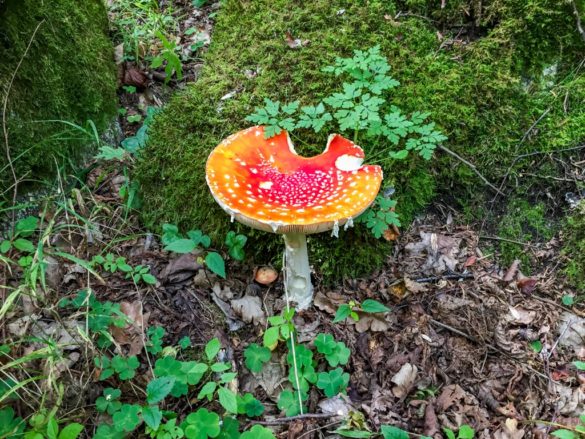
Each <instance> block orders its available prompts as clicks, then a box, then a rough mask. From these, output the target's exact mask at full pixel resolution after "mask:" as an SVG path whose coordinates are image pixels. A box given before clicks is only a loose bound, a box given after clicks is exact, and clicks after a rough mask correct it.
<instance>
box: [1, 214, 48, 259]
mask: <svg viewBox="0 0 585 439" xmlns="http://www.w3.org/2000/svg"><path fill="white" fill-rule="evenodd" d="M38 227H39V218H37V217H34V216H28V217H26V218H23V219H21V220H19V221H18V222H17V223H16V225H15V226H14V232H13V233H11V234H10V237H9V238H8V239H4V240H3V241H1V242H0V253H8V252H9V251H10V250H11V249H14V250H16V251H18V252H22V253H32V252H34V251H35V249H36V246H35V245H34V244H33V242H32V241H31V240H29V239H27V238H30V237H31V236H32V235H33V234H34V233H35V232H36V230H37V229H38Z"/></svg>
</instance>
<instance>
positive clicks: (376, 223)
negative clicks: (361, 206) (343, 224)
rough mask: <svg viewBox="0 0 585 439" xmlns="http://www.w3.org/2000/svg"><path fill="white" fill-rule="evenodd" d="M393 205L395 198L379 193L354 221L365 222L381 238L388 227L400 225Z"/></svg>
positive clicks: (394, 204)
mask: <svg viewBox="0 0 585 439" xmlns="http://www.w3.org/2000/svg"><path fill="white" fill-rule="evenodd" d="M395 207H396V201H395V200H391V199H389V198H386V197H383V196H380V195H379V196H377V197H376V200H375V201H374V203H372V205H371V206H370V208H369V209H367V210H366V211H365V212H364V213H363V214H362V215H360V216H359V217H357V218H356V220H355V222H356V223H361V224H365V226H366V227H367V228H368V229H370V231H371V232H372V234H373V235H374V236H375V237H376V238H381V237H382V236H383V235H384V232H385V231H386V230H388V229H389V228H390V227H392V226H396V227H400V225H401V224H400V220H399V218H398V214H397V213H396V212H395V211H394V208H395Z"/></svg>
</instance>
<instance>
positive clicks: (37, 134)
mask: <svg viewBox="0 0 585 439" xmlns="http://www.w3.org/2000/svg"><path fill="white" fill-rule="evenodd" d="M40 22H42V24H41V25H40V28H39V30H38V32H37V34H36V36H35V38H34V40H33V42H32V44H31V47H30V50H29V52H28V54H27V56H26V57H25V58H24V60H23V62H22V65H21V67H20V69H19V70H18V72H17V75H16V78H15V81H14V84H13V86H12V88H11V89H10V94H9V99H8V111H7V116H8V117H7V119H8V120H7V122H8V131H9V145H10V150H11V155H12V158H13V161H14V165H15V167H16V173H17V175H18V176H19V177H23V176H26V180H27V181H30V180H39V179H42V178H44V177H46V176H49V175H51V174H52V172H53V171H54V168H55V166H56V164H58V165H59V166H61V165H63V164H65V165H66V164H68V163H69V160H71V159H72V158H74V157H75V156H76V155H77V154H78V153H79V152H80V148H81V146H82V145H83V142H81V141H80V139H79V137H80V136H79V133H78V132H75V131H74V130H71V129H68V128H67V126H66V125H64V124H62V123H55V122H47V121H48V120H63V121H69V122H74V123H76V124H80V125H83V124H84V123H85V122H86V121H87V120H92V121H94V122H95V124H96V125H97V127H98V128H104V127H105V126H106V124H107V123H108V122H110V121H111V118H112V116H113V115H114V114H115V108H116V107H115V106H116V94H115V92H116V74H115V66H114V61H113V49H112V44H111V41H110V40H109V37H108V22H107V14H106V10H105V8H104V4H103V2H102V1H101V0H85V1H77V0H54V1H36V0H6V1H5V2H3V3H1V4H0V57H1V59H2V63H0V84H2V85H3V86H4V87H3V89H2V94H1V99H2V102H3V101H4V98H5V96H6V92H7V86H8V83H9V81H10V78H11V76H12V74H13V72H14V70H15V69H16V66H17V64H18V62H19V61H20V59H21V57H22V55H23V54H24V52H25V50H26V47H27V45H28V43H29V41H30V39H31V36H32V34H33V31H34V29H35V28H36V27H37V25H38V24H39V23H40ZM84 142H85V143H87V140H85V141H84ZM4 143H5V142H4V138H3V137H2V142H0V144H2V154H1V156H0V169H1V170H2V171H1V172H0V186H2V187H5V185H6V186H8V185H9V184H12V177H11V175H10V174H9V173H8V169H7V168H6V167H5V166H6V164H7V162H6V155H5V152H4Z"/></svg>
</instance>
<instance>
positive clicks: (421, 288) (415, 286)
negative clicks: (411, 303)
mask: <svg viewBox="0 0 585 439" xmlns="http://www.w3.org/2000/svg"><path fill="white" fill-rule="evenodd" d="M404 286H405V287H406V289H407V290H408V291H410V292H411V293H423V292H425V291H427V287H426V286H425V285H423V284H421V283H418V282H417V281H414V280H412V279H409V278H407V277H404Z"/></svg>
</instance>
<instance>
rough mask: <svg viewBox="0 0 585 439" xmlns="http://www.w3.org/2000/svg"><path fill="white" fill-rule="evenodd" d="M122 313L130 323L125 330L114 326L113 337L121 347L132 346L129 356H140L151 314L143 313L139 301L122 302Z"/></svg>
mask: <svg viewBox="0 0 585 439" xmlns="http://www.w3.org/2000/svg"><path fill="white" fill-rule="evenodd" d="M120 311H122V312H123V313H124V314H126V316H128V321H129V323H128V324H127V325H126V326H125V327H123V328H119V327H117V326H112V327H111V328H110V332H111V334H112V337H113V338H114V340H116V343H118V344H119V345H123V346H125V345H128V346H130V347H129V348H128V355H130V356H132V355H138V354H139V353H140V351H142V348H143V347H144V341H143V334H144V330H145V328H146V327H147V326H148V317H149V316H150V313H146V314H143V313H142V303H141V302H140V301H139V300H136V301H134V302H121V303H120Z"/></svg>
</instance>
